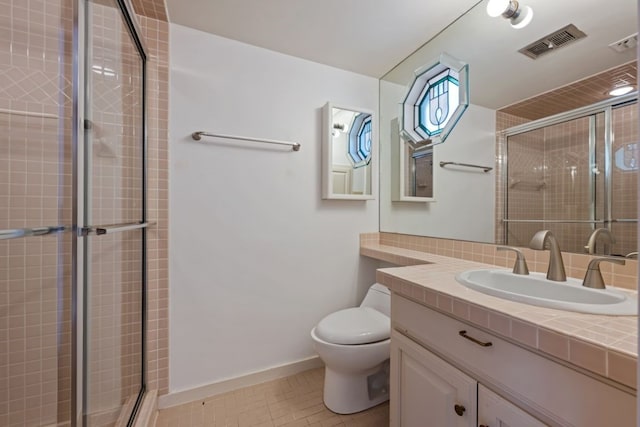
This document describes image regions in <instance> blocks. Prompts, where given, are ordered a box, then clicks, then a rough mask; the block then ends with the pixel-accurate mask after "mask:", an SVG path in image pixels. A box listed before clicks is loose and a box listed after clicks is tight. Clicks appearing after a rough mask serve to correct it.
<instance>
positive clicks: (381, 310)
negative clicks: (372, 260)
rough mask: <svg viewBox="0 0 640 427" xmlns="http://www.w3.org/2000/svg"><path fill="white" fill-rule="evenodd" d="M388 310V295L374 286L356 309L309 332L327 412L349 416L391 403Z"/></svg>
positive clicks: (338, 314) (334, 316) (335, 315)
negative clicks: (317, 358) (321, 366)
mask: <svg viewBox="0 0 640 427" xmlns="http://www.w3.org/2000/svg"><path fill="white" fill-rule="evenodd" d="M390 308H391V297H390V292H389V289H388V288H387V287H386V286H384V285H381V284H379V283H376V284H374V285H372V286H371V287H370V288H369V291H368V292H367V295H366V296H365V297H364V300H362V303H361V304H360V306H359V307H354V308H347V309H345V310H340V311H336V312H335V313H332V314H329V315H328V316H326V317H325V318H323V319H322V320H321V321H320V322H319V323H318V325H317V326H316V327H315V328H313V330H312V331H311V338H312V339H313V346H314V348H315V350H316V352H317V353H318V355H319V356H320V358H321V359H322V361H323V362H324V364H325V377H324V404H325V405H326V406H327V408H329V409H330V410H331V411H333V412H335V413H337V414H353V413H355V412H360V411H364V410H365V409H368V408H371V407H372V406H375V405H378V404H380V403H382V402H385V401H387V400H388V399H389V351H390V341H391V340H390V338H389V336H390V331H391V320H390V313H391V309H390Z"/></svg>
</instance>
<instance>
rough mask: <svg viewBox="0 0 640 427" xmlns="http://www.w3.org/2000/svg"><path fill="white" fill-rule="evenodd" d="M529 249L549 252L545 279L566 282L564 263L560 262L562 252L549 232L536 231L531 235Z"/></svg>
mask: <svg viewBox="0 0 640 427" xmlns="http://www.w3.org/2000/svg"><path fill="white" fill-rule="evenodd" d="M529 247H530V248H531V249H535V250H538V251H543V250H545V249H547V248H549V250H550V251H551V253H550V254H549V268H548V270H547V279H549V280H554V281H556V282H566V281H567V274H566V273H565V272H564V263H563V262H562V252H560V245H558V241H557V240H556V237H555V236H554V235H553V234H551V231H549V230H542V231H538V232H537V233H536V234H534V235H533V238H532V239H531V242H530V243H529Z"/></svg>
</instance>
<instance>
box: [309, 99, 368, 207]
mask: <svg viewBox="0 0 640 427" xmlns="http://www.w3.org/2000/svg"><path fill="white" fill-rule="evenodd" d="M334 108H338V109H341V110H350V111H355V112H358V113H365V114H370V115H371V161H370V162H369V164H368V165H367V166H365V167H368V168H371V169H370V172H371V194H336V193H334V191H333V180H332V179H331V173H332V166H333V161H332V160H333V135H332V134H331V131H332V128H333V109H334ZM377 164H378V119H377V117H376V114H375V113H374V112H373V111H371V110H367V109H366V108H356V107H349V106H344V105H335V104H332V103H331V102H327V103H326V104H325V105H324V107H322V166H321V169H322V198H323V199H325V200H330V199H334V200H375V199H376V195H377V193H378V179H377V170H376V167H377Z"/></svg>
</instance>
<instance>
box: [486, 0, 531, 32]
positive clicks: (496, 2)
mask: <svg viewBox="0 0 640 427" xmlns="http://www.w3.org/2000/svg"><path fill="white" fill-rule="evenodd" d="M487 14H488V15H489V16H491V17H492V18H496V17H498V16H500V15H502V17H503V18H505V19H508V20H510V21H511V26H512V27H513V28H518V29H520V28H524V27H526V26H527V25H529V23H530V22H531V20H532V19H533V9H531V7H529V6H520V3H518V1H517V0H489V2H488V3H487Z"/></svg>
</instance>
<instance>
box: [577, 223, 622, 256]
mask: <svg viewBox="0 0 640 427" xmlns="http://www.w3.org/2000/svg"><path fill="white" fill-rule="evenodd" d="M599 237H602V239H601V240H602V241H603V243H604V244H605V245H607V246H608V245H612V244H614V243H615V242H616V238H615V237H614V236H613V233H611V231H609V229H607V228H596V229H595V230H593V232H592V233H591V235H590V236H589V241H588V242H587V246H585V247H584V249H585V251H586V252H587V253H588V254H590V255H593V254H595V253H596V242H597V241H598V238H599ZM607 246H605V249H607V250H605V253H607V255H608V253H609V252H611V251H610V250H608V248H607Z"/></svg>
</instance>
